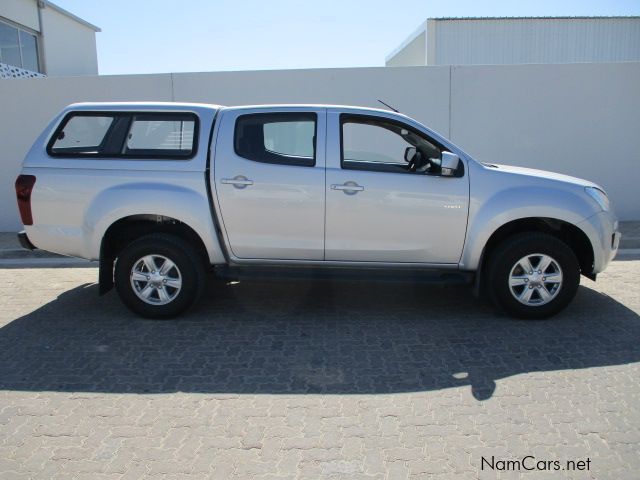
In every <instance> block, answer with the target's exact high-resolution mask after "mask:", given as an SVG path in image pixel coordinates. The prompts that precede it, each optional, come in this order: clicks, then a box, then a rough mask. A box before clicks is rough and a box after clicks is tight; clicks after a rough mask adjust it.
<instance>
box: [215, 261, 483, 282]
mask: <svg viewBox="0 0 640 480" xmlns="http://www.w3.org/2000/svg"><path fill="white" fill-rule="evenodd" d="M214 271H215V274H216V276H218V277H220V278H224V279H228V280H258V281H264V280H268V281H290V280H292V279H308V280H331V281H367V282H402V283H407V282H411V283H444V284H456V285H460V284H470V283H472V282H473V280H474V277H475V275H474V273H473V272H459V271H450V270H447V271H443V270H406V269H383V268H342V267H324V268H322V267H273V266H266V267H256V266H251V267H237V266H233V267H230V266H228V265H220V266H216V267H215V270H214Z"/></svg>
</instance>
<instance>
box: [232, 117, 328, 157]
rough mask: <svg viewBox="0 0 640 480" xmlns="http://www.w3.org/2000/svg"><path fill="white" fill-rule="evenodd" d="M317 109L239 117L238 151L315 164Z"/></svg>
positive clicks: (235, 142) (244, 153)
mask: <svg viewBox="0 0 640 480" xmlns="http://www.w3.org/2000/svg"><path fill="white" fill-rule="evenodd" d="M316 118H317V117H316V114H315V113H293V112H292V113H259V114H253V115H242V116H240V117H238V119H237V121H236V129H235V134H234V147H235V151H236V154H238V155H239V156H241V157H243V158H246V159H248V160H254V161H256V162H264V163H277V164H283V165H298V166H313V165H315V156H316V154H315V136H316Z"/></svg>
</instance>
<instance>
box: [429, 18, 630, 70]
mask: <svg viewBox="0 0 640 480" xmlns="http://www.w3.org/2000/svg"><path fill="white" fill-rule="evenodd" d="M432 25H433V26H434V27H435V44H436V45H435V49H436V55H435V57H436V61H435V62H434V63H431V62H429V64H433V65H499V64H514V63H576V62H596V63H597V62H638V61H640V18H570V19H566V18H559V19H551V18H545V19H536V18H532V19H508V18H501V19H478V20H469V19H467V20H441V21H438V20H436V21H435V22H434V23H433V24H430V25H429V27H428V28H431V27H432Z"/></svg>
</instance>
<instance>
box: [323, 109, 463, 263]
mask: <svg viewBox="0 0 640 480" xmlns="http://www.w3.org/2000/svg"><path fill="white" fill-rule="evenodd" d="M327 125H328V128H327V132H328V133H327V135H328V136H327V139H328V147H327V180H326V195H327V214H326V216H327V220H326V242H325V259H326V260H340V261H353V262H393V263H414V262H415V263H429V264H456V263H458V261H459V259H460V255H461V252H462V247H463V243H464V237H465V230H466V223H467V209H468V203H469V181H468V175H466V174H463V175H462V176H458V177H443V176H440V174H439V173H440V172H439V166H440V163H439V162H440V153H441V151H442V150H443V149H444V147H442V146H441V145H438V143H437V142H436V141H435V140H433V139H431V138H429V137H428V136H427V135H426V134H425V133H424V132H421V131H419V130H417V129H416V128H414V127H412V126H409V125H406V124H404V123H403V122H401V121H399V120H397V119H391V118H388V117H385V116H377V115H361V114H357V113H355V114H351V113H344V112H340V111H339V110H329V111H328V113H327ZM407 149H408V150H407Z"/></svg>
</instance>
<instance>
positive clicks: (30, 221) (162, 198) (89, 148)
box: [16, 103, 620, 318]
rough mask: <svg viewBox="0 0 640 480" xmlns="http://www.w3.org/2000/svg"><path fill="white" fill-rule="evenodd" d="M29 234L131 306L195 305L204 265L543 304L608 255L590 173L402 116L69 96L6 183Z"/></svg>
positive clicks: (518, 311) (603, 217)
mask: <svg viewBox="0 0 640 480" xmlns="http://www.w3.org/2000/svg"><path fill="white" fill-rule="evenodd" d="M16 192H17V199H18V207H19V211H20V215H21V218H22V223H23V224H24V231H23V232H21V233H20V234H19V236H20V240H21V242H22V244H23V245H24V246H26V247H28V248H36V247H37V248H40V249H44V250H48V251H51V252H55V253H59V254H63V255H69V256H74V257H80V258H85V259H89V260H97V261H99V266H100V269H99V282H100V291H101V292H102V293H104V292H107V291H108V290H110V289H111V288H112V287H113V286H114V285H115V288H116V290H117V291H118V294H119V295H120V297H121V299H122V301H123V302H124V303H125V304H126V305H127V306H128V307H129V308H130V309H131V310H133V311H134V312H136V313H137V314H139V315H142V316H144V317H150V318H168V317H174V316H177V315H179V314H180V313H182V312H184V311H185V310H186V309H187V308H189V307H190V306H191V305H193V304H194V302H195V301H196V300H197V298H198V297H199V296H200V295H201V293H202V292H203V290H204V287H205V283H206V273H207V271H211V270H213V271H214V272H219V273H220V274H223V273H228V272H235V273H234V274H237V275H253V274H256V272H258V273H257V274H259V275H262V277H263V278H264V276H265V275H266V276H267V278H269V276H274V277H276V276H279V275H281V274H284V273H285V272H291V271H295V272H298V273H300V272H303V273H304V272H310V271H313V272H317V271H318V270H322V271H323V272H328V273H331V274H332V275H333V274H335V275H340V274H342V273H344V272H351V273H352V272H360V273H363V274H364V275H366V276H370V275H383V276H384V275H387V274H388V275H392V274H393V275H395V274H398V273H399V274H402V273H406V272H411V276H410V277H411V278H415V277H416V276H420V275H424V276H425V277H431V278H436V279H441V280H443V281H445V280H450V279H452V278H459V279H464V280H466V281H469V282H470V283H473V284H474V289H475V291H476V292H478V293H480V294H482V295H486V296H488V297H489V298H490V299H491V300H492V301H493V302H494V303H495V304H496V305H497V306H498V307H499V308H500V309H502V310H503V311H505V312H507V313H508V314H509V315H511V316H515V317H522V318H542V317H548V316H551V315H553V314H555V313H557V312H559V311H560V310H562V309H563V308H564V307H566V306H567V305H568V304H569V302H570V301H571V300H572V298H573V297H574V295H575V293H576V291H577V288H578V285H579V282H580V275H581V274H582V275H585V276H587V277H589V278H592V279H595V278H596V274H598V273H599V272H602V271H603V270H604V269H605V268H606V266H607V264H608V263H609V262H610V260H611V259H612V258H613V257H614V255H615V254H616V250H617V248H618V242H619V239H620V234H619V232H618V222H617V220H616V217H615V215H614V212H613V208H612V206H611V204H610V202H609V199H608V197H607V194H606V193H605V192H604V190H603V189H602V188H601V187H600V186H598V185H596V184H594V183H591V182H589V181H586V180H581V179H578V178H573V177H569V176H565V175H560V174H556V173H550V172H545V171H540V170H533V169H528V168H519V167H511V166H505V165H494V164H487V163H481V162H479V161H477V160H475V159H473V158H472V157H471V156H469V155H468V154H466V153H465V152H464V151H462V150H461V149H460V148H458V147H457V146H455V145H454V144H452V143H451V142H450V141H448V140H447V139H446V138H444V137H442V136H441V135H439V134H437V133H436V132H434V131H432V130H430V129H429V128H427V127H425V126H424V125H422V124H420V123H418V122H416V121H415V120H412V119H411V118H409V117H407V116H405V115H402V114H400V113H397V112H392V111H387V110H378V109H370V108H358V107H344V106H331V105H265V106H248V107H222V106H218V105H207V104H187V103H81V104H74V105H70V106H69V107H67V108H66V109H64V111H62V112H61V113H60V114H59V115H58V116H57V117H56V118H55V119H54V120H53V121H52V122H51V123H50V125H49V126H47V128H46V129H45V130H44V132H43V133H42V134H41V135H40V136H39V138H38V139H37V140H36V141H35V143H34V145H33V147H32V148H31V150H30V151H29V153H28V155H27V157H26V159H25V160H24V163H23V167H22V172H21V174H20V176H19V177H18V179H17V180H16Z"/></svg>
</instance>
